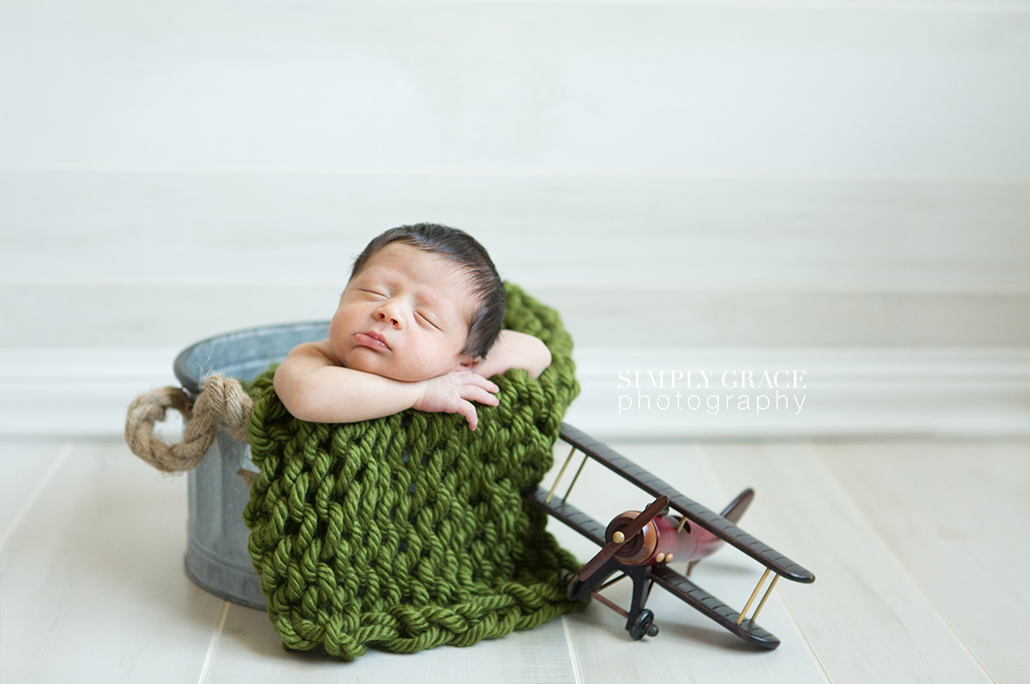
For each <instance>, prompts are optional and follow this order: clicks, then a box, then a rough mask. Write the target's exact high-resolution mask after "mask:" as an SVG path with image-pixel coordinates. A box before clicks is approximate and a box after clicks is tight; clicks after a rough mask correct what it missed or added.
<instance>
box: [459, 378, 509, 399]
mask: <svg viewBox="0 0 1030 684" xmlns="http://www.w3.org/2000/svg"><path fill="white" fill-rule="evenodd" d="M462 379H463V380H464V381H465V385H466V386H471V385H474V386H476V387H482V388H483V389H485V390H486V391H488V392H493V393H495V394H496V393H497V392H500V391H501V388H500V387H498V386H497V385H496V384H494V383H493V382H491V381H490V380H488V379H486V378H484V377H483V376H482V375H477V374H476V373H468V374H467V375H464V376H463V378H462Z"/></svg>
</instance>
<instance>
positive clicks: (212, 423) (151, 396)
mask: <svg viewBox="0 0 1030 684" xmlns="http://www.w3.org/2000/svg"><path fill="white" fill-rule="evenodd" d="M170 408H171V409H175V410H176V411H178V412H179V413H181V414H182V417H183V418H185V419H186V421H187V422H186V430H185V434H184V435H183V441H181V442H178V443H176V444H166V443H165V442H164V441H162V440H161V439H160V438H159V437H157V435H155V434H154V423H156V422H159V421H163V420H164V419H165V414H166V413H167V412H168V409H170ZM253 408H254V401H253V400H252V399H251V398H250V396H249V395H248V394H247V393H246V392H245V391H244V389H243V386H242V385H240V382H239V381H238V380H236V379H234V378H229V377H226V376H224V375H212V376H210V377H209V378H207V380H205V381H204V385H203V386H202V387H201V389H200V394H199V395H197V401H196V402H193V403H191V402H190V399H189V397H188V396H187V395H186V392H184V391H183V390H182V389H181V388H179V387H161V388H159V389H156V390H151V391H150V392H145V393H144V394H141V395H139V396H138V397H136V398H135V399H134V400H133V402H132V403H131V404H129V410H128V413H127V414H126V416H125V441H126V442H127V443H128V445H129V448H130V449H131V450H132V453H134V454H136V455H137V456H139V457H140V458H141V459H143V460H144V461H146V462H147V463H149V464H150V465H152V466H154V467H155V468H157V469H158V470H160V471H163V472H166V473H181V472H184V471H186V470H190V469H192V468H195V467H196V466H197V465H198V464H199V463H200V461H201V460H202V459H203V458H204V454H206V453H207V450H208V449H209V448H210V447H211V443H212V442H214V441H215V435H217V434H218V421H219V420H220V419H222V418H224V419H225V423H226V426H227V427H228V428H229V434H230V435H232V436H233V438H235V439H238V440H240V441H243V442H246V441H247V425H248V424H249V423H250V412H251V410H252V409H253Z"/></svg>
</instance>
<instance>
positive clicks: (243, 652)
mask: <svg viewBox="0 0 1030 684" xmlns="http://www.w3.org/2000/svg"><path fill="white" fill-rule="evenodd" d="M301 678H303V681H304V682H305V683H306V684H308V683H310V684H319V683H321V682H339V681H355V682H364V681H368V682H404V684H435V683H444V682H446V683H447V684H460V683H462V682H482V681H490V682H534V683H536V682H539V683H540V684H559V683H561V684H567V683H571V682H575V681H576V680H575V676H574V673H573V670H572V664H571V661H570V658H569V649H568V646H567V644H566V640H565V636H564V629H563V626H562V620H561V619H560V618H559V619H556V620H552V621H551V622H549V623H547V624H545V625H541V626H540V627H538V628H536V629H533V630H529V631H526V632H515V633H513V634H509V635H508V636H505V637H503V638H501V639H495V640H491V641H481V642H479V643H478V644H475V645H473V646H469V647H467V648H455V647H447V646H445V647H440V648H435V649H430V650H428V651H421V652H419V653H413V654H396V653H385V652H381V651H376V650H372V649H370V650H369V651H368V652H367V653H365V655H363V656H361V657H360V658H358V659H356V660H354V661H352V662H350V663H344V662H340V661H338V660H335V659H333V658H330V657H328V656H323V655H318V654H310V653H305V654H298V653H289V652H287V651H285V650H284V649H283V647H282V644H281V642H280V641H279V638H278V637H277V636H276V634H275V631H274V630H273V629H272V625H271V624H270V623H269V621H268V616H267V615H266V614H265V613H263V612H261V611H257V610H252V609H249V608H243V607H240V606H235V605H233V606H231V607H230V609H229V614H228V616H227V619H226V622H225V630H224V633H223V635H222V637H221V639H220V641H219V646H218V652H217V654H216V657H215V659H214V662H213V663H212V665H211V671H210V675H209V677H208V681H209V682H219V683H223V682H224V683H226V684H232V683H235V682H240V683H241V684H242V683H247V684H249V683H251V682H258V681H274V682H279V681H282V682H291V681H301Z"/></svg>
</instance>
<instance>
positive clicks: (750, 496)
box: [687, 487, 755, 577]
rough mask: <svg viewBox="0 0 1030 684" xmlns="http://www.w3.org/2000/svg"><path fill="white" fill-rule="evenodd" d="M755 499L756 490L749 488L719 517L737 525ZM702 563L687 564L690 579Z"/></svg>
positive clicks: (727, 506)
mask: <svg viewBox="0 0 1030 684" xmlns="http://www.w3.org/2000/svg"><path fill="white" fill-rule="evenodd" d="M754 498H755V490H753V489H751V488H750V487H748V488H747V489H745V490H744V491H742V492H741V493H740V494H737V498H735V499H734V500H733V501H731V502H729V504H727V505H726V508H724V509H722V511H721V512H720V513H719V515H721V516H722V517H724V518H726V519H727V520H729V521H730V522H731V523H733V524H734V525H736V524H737V523H738V522H740V519H741V518H743V517H744V513H746V512H747V509H748V506H750V505H751V502H752V501H753V500H754ZM700 562H701V560H700V559H699V560H696V561H691V562H690V563H688V564H687V576H688V577H689V576H690V573H692V572H693V571H694V566H696V565H697V564H698V563H700Z"/></svg>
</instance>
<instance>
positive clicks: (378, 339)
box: [354, 330, 390, 351]
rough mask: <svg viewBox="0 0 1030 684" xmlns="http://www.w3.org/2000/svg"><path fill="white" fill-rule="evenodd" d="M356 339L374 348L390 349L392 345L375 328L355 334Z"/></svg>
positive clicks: (359, 342) (361, 343)
mask: <svg viewBox="0 0 1030 684" xmlns="http://www.w3.org/2000/svg"><path fill="white" fill-rule="evenodd" d="M354 341H355V342H357V343H358V344H360V345H362V346H364V347H371V348H373V349H386V350H387V351H389V350H390V345H389V344H387V343H386V338H384V337H383V336H382V335H380V334H379V333H377V332H375V331H374V330H369V331H368V332H359V333H355V334H354Z"/></svg>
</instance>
